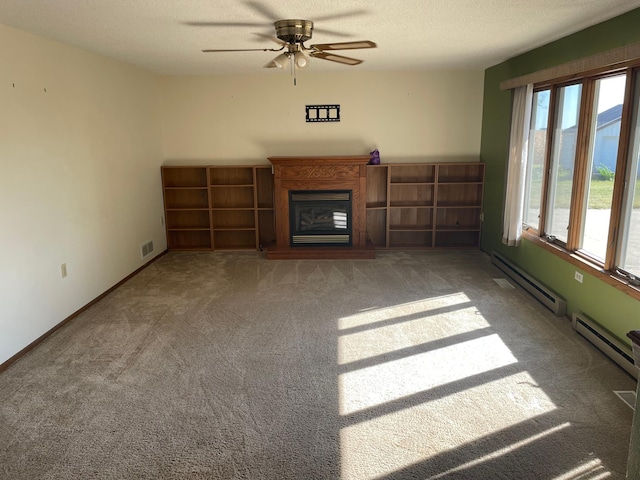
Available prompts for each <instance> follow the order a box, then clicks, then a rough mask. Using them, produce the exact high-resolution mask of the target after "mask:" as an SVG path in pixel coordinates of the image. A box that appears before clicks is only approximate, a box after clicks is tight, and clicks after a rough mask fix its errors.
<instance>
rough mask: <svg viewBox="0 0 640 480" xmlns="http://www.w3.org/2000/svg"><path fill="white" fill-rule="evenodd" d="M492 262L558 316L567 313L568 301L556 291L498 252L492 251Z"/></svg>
mask: <svg viewBox="0 0 640 480" xmlns="http://www.w3.org/2000/svg"><path fill="white" fill-rule="evenodd" d="M491 262H492V263H493V264H494V265H495V266H496V267H498V268H499V269H500V270H502V271H503V272H504V273H505V274H507V275H508V276H509V277H510V278H511V279H512V280H513V281H514V282H516V283H517V284H518V285H520V286H521V287H522V288H524V289H525V290H526V291H527V292H529V293H530V294H531V295H533V296H534V297H535V298H536V299H537V300H538V301H540V302H541V303H542V304H543V305H544V306H546V307H547V308H548V309H549V310H551V311H552V312H553V313H555V314H556V315H557V316H559V317H562V316H564V315H566V313H567V302H566V300H565V299H564V298H562V297H561V296H560V295H558V294H557V293H556V292H554V291H553V290H551V289H550V288H548V287H546V286H545V285H543V284H542V283H540V282H539V281H538V280H536V279H535V278H533V277H532V276H530V275H529V274H527V273H526V272H524V271H523V270H521V269H520V268H518V267H516V266H515V265H514V264H512V263H511V262H509V261H508V260H507V259H506V258H504V257H503V256H501V255H500V254H498V253H496V252H492V253H491Z"/></svg>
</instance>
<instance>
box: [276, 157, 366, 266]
mask: <svg viewBox="0 0 640 480" xmlns="http://www.w3.org/2000/svg"><path fill="white" fill-rule="evenodd" d="M269 161H270V162H271V163H272V164H273V190H274V191H273V194H274V214H275V234H276V235H275V236H276V244H275V245H274V246H270V247H269V248H268V249H267V258H269V259H285V258H298V259H300V258H375V250H374V249H373V246H371V245H369V244H367V232H366V210H365V207H366V205H365V201H366V188H367V171H366V165H367V163H368V162H369V156H368V155H366V156H365V155H352V156H325V157H319V156H318V157H269ZM292 199H293V201H292ZM345 227H346V228H345Z"/></svg>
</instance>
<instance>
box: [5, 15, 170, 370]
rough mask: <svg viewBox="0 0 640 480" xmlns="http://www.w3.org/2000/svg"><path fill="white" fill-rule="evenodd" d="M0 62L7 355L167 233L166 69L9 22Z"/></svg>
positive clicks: (134, 264) (114, 278)
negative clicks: (160, 82)
mask: <svg viewBox="0 0 640 480" xmlns="http://www.w3.org/2000/svg"><path fill="white" fill-rule="evenodd" d="M0 66H1V67H0V137H1V141H0V229H1V232H2V233H1V235H0V363H2V362H3V361H5V360H7V359H8V358H10V357H11V356H13V355H14V354H15V353H17V352H18V351H20V350H21V349H22V348H24V347H25V346H26V345H28V344H30V343H31V342H33V341H34V340H35V339H37V338H38V337H39V336H40V335H42V334H43V333H45V332H46V331H48V330H49V329H50V328H52V327H53V326H55V325H56V324H58V323H59V322H61V321H62V320H64V318H66V317H67V316H69V315H70V314H72V313H73V312H75V311H76V310H78V309H79V308H81V307H82V306H83V305H85V304H86V303H87V302H89V301H91V300H92V299H94V298H95V297H96V296H98V295H100V294H101V293H103V292H104V291H105V290H107V289H108V288H110V287H111V286H112V285H113V284H115V283H117V282H118V281H120V280H121V279H122V278H124V277H125V276H127V275H128V274H129V273H131V272H132V271H134V270H135V269H136V268H138V267H140V266H141V265H142V264H143V263H144V262H143V261H142V260H141V254H140V245H141V243H143V242H145V241H148V240H153V241H154V243H155V249H156V253H159V252H161V251H163V250H164V249H165V248H166V242H165V238H164V227H163V226H162V224H161V216H162V194H161V190H160V173H159V171H160V168H159V167H160V164H161V163H162V151H161V137H160V135H161V129H160V121H159V113H158V111H157V99H158V95H157V78H156V77H155V76H153V75H151V74H149V73H146V72H144V71H142V70H140V69H137V68H133V67H130V66H128V65H125V64H122V63H119V62H115V61H112V60H108V59H106V58H104V57H101V56H98V55H94V54H90V53H87V52H84V51H81V50H78V49H75V48H72V47H69V46H65V45H62V44H59V43H56V42H52V41H49V40H46V39H43V38H41V37H37V36H34V35H30V34H27V33H25V32H21V31H18V30H14V29H11V28H8V27H5V26H2V25H0ZM45 90H46V91H45ZM147 260H148V259H147ZM62 263H66V264H67V267H68V277H67V278H65V279H63V278H61V274H60V265H61V264H62Z"/></svg>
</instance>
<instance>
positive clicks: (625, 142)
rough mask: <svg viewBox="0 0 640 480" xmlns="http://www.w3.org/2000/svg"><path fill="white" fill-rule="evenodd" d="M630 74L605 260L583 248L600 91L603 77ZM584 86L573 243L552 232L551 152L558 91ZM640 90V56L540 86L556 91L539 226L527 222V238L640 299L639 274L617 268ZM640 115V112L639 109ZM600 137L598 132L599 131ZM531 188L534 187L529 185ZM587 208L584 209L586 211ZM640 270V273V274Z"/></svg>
mask: <svg viewBox="0 0 640 480" xmlns="http://www.w3.org/2000/svg"><path fill="white" fill-rule="evenodd" d="M621 74H625V75H626V79H625V80H626V81H625V93H624V101H623V107H622V113H621V119H620V122H621V124H620V138H619V143H618V152H617V157H616V171H615V177H614V185H613V193H612V199H611V213H610V219H609V231H608V232H607V244H606V255H605V259H604V261H602V260H600V259H597V258H595V257H593V256H592V255H589V253H588V252H586V251H584V250H582V249H581V248H580V247H579V245H580V242H581V232H582V227H583V220H584V218H585V217H584V216H585V213H586V202H585V201H584V199H585V194H586V191H587V190H586V189H587V188H588V187H589V185H588V181H587V179H588V178H589V177H587V171H586V170H587V168H588V166H589V164H590V158H589V155H590V150H591V140H592V139H591V137H592V132H591V130H592V124H593V116H594V115H595V114H596V113H595V109H594V102H595V92H596V85H597V81H598V80H600V79H603V78H607V77H611V76H616V75H621ZM573 84H581V85H582V93H581V98H580V107H579V121H578V125H577V137H576V138H577V140H576V142H577V143H576V153H575V159H574V172H573V182H572V193H571V200H570V207H569V208H570V214H569V229H568V232H567V242H566V243H565V242H562V241H559V240H557V239H555V238H553V237H552V236H550V235H548V234H547V233H546V227H547V225H546V223H547V209H548V204H549V195H550V191H549V190H550V180H551V178H550V176H551V154H552V150H553V142H554V133H555V130H556V111H557V108H558V105H557V99H558V94H557V92H558V89H559V88H562V87H565V86H568V85H573ZM635 88H640V59H637V60H634V61H630V62H625V63H624V64H621V65H616V66H615V67H601V68H598V69H594V70H591V71H587V72H584V73H582V74H580V75H572V76H570V77H565V78H559V79H555V80H550V81H544V82H540V83H537V84H534V89H533V91H534V93H536V92H540V91H543V90H549V91H550V100H549V112H548V115H549V117H548V121H547V132H546V145H545V159H544V168H543V172H544V178H543V181H542V193H541V205H540V216H539V219H538V220H539V221H538V225H537V226H536V225H528V224H526V223H525V224H524V225H523V236H524V237H525V238H527V239H528V240H530V241H534V242H535V243H537V244H539V245H541V246H543V247H544V248H547V249H548V250H550V251H551V252H553V253H555V254H557V255H559V256H561V257H562V258H564V259H565V260H568V261H570V262H571V263H573V264H575V265H576V266H578V267H580V268H582V269H585V270H589V271H591V272H592V273H593V274H594V275H595V276H597V277H599V278H601V279H603V280H605V281H606V282H607V283H609V284H611V285H613V286H615V287H616V288H619V289H621V290H622V291H625V292H626V293H628V294H630V295H632V296H634V297H635V298H637V299H640V282H638V281H637V280H638V276H636V275H635V274H633V273H631V272H626V271H624V270H622V269H620V268H618V267H617V265H616V263H617V261H618V250H619V248H620V241H619V240H620V239H619V235H620V234H621V229H622V227H621V223H620V222H621V221H622V220H623V219H622V215H623V213H624V205H623V203H624V191H625V183H626V182H627V181H628V178H629V176H630V175H631V173H629V165H628V163H629V162H628V160H629V158H628V157H629V149H630V148H631V145H630V143H631V141H632V132H631V128H632V117H633V99H634V89H635ZM639 115H640V113H639ZM593 135H595V133H593ZM526 188H527V189H528V188H530V187H529V185H527V187H526ZM583 210H584V211H583ZM637 273H640V272H637Z"/></svg>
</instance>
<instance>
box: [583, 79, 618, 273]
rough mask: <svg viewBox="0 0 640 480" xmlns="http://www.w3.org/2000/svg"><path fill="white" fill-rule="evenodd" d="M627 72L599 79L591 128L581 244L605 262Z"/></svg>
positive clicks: (585, 249)
mask: <svg viewBox="0 0 640 480" xmlns="http://www.w3.org/2000/svg"><path fill="white" fill-rule="evenodd" d="M624 87H625V75H616V76H614V77H608V78H602V79H598V80H596V83H595V97H594V100H596V101H594V105H593V114H592V115H591V125H590V127H589V133H590V135H589V152H588V157H587V168H586V169H585V172H586V174H585V179H584V183H585V189H584V195H583V199H582V204H581V212H582V215H583V219H582V222H581V223H582V229H581V231H580V240H579V245H578V246H579V247H580V249H582V250H583V251H584V252H585V253H586V254H588V255H592V256H593V257H595V258H596V259H598V260H600V262H604V261H605V257H606V253H607V241H608V240H607V236H606V233H607V232H609V224H610V220H611V207H612V202H613V183H614V182H613V180H614V174H615V172H616V164H617V158H618V143H619V142H620V124H621V119H622V103H623V102H624Z"/></svg>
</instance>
